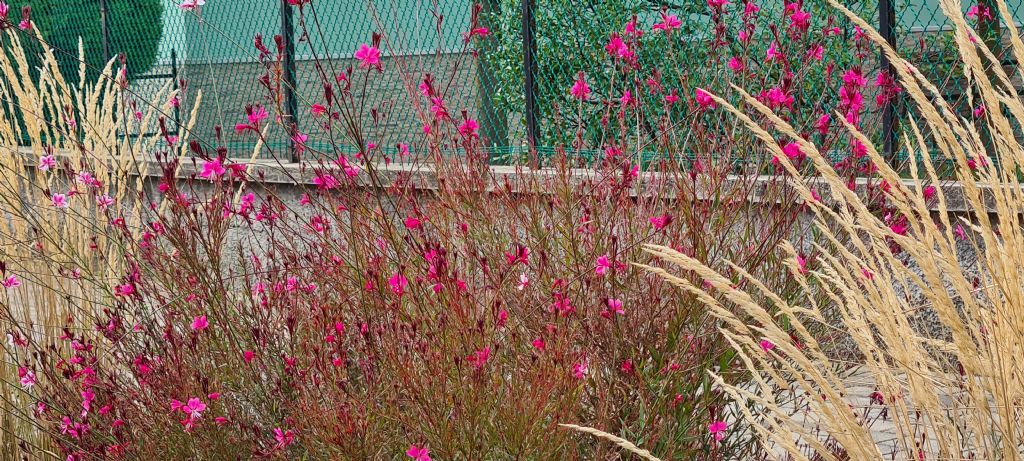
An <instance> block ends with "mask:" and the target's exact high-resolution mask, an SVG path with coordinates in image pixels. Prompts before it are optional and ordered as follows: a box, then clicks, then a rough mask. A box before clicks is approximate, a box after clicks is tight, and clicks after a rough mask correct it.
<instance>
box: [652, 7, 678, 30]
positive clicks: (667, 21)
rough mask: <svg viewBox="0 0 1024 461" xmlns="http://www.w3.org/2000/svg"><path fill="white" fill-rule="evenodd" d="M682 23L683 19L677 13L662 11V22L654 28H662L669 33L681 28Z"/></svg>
mask: <svg viewBox="0 0 1024 461" xmlns="http://www.w3.org/2000/svg"><path fill="white" fill-rule="evenodd" d="M682 25H683V23H682V21H680V20H679V18H678V17H676V15H674V14H665V13H664V12H663V13H661V22H659V23H657V24H655V25H654V30H661V31H664V32H666V33H667V32H671V31H673V30H676V29H678V28H680V27H681V26H682Z"/></svg>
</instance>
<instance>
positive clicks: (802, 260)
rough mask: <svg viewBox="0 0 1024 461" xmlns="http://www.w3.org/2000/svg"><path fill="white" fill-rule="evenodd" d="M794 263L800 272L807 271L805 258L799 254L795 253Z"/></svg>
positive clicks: (804, 272)
mask: <svg viewBox="0 0 1024 461" xmlns="http://www.w3.org/2000/svg"><path fill="white" fill-rule="evenodd" d="M796 265H797V267H799V271H800V273H801V274H806V273H807V258H804V257H803V256H801V255H796Z"/></svg>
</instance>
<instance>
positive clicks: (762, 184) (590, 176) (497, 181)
mask: <svg viewBox="0 0 1024 461" xmlns="http://www.w3.org/2000/svg"><path fill="white" fill-rule="evenodd" d="M18 150H19V152H20V153H22V154H23V155H25V156H26V157H27V158H30V160H29V161H28V162H27V164H31V165H34V164H35V162H36V159H35V158H32V154H31V150H30V149H26V148H21V147H19V149H18ZM192 160H193V158H191V157H189V158H185V159H184V160H183V161H182V163H181V166H180V168H179V169H178V172H177V177H178V178H179V179H189V178H196V179H199V173H200V172H201V171H202V164H201V163H200V162H198V161H192ZM238 163H248V162H238ZM329 165H332V163H331V162H322V163H321V162H303V163H278V162H276V161H274V160H258V161H255V162H252V163H251V164H249V168H250V169H249V172H250V175H251V176H252V177H253V178H257V179H259V180H260V181H261V182H262V183H264V184H274V185H279V186H290V187H311V186H312V185H313V184H314V183H313V180H314V179H315V178H316V171H315V168H321V167H324V166H329ZM139 166H140V171H141V173H142V174H143V175H146V176H150V177H153V176H162V174H163V173H162V171H161V168H160V165H159V163H158V162H156V161H155V160H145V161H143V162H140V164H139ZM488 170H489V178H488V184H487V186H486V187H485V190H489V191H493V190H511V191H512V192H523V193H526V192H533V191H536V190H538V189H537V188H536V187H535V186H534V184H540V185H544V184H545V182H547V181H551V180H554V179H556V178H558V177H559V176H558V173H557V171H556V170H555V169H553V168H542V169H539V170H530V169H528V168H526V167H521V166H491V167H489V168H488ZM374 171H375V172H376V173H377V182H376V184H378V185H379V186H380V187H384V188H386V187H391V186H394V185H396V184H398V183H399V182H401V183H403V184H407V185H408V186H410V187H413V188H415V189H419V190H424V191H433V190H438V189H439V188H440V187H441V181H440V179H439V178H438V174H437V171H436V169H435V166H434V165H433V164H430V163H418V164H412V163H391V164H389V165H384V164H376V165H375V166H374ZM129 174H132V172H129ZM601 178H602V176H601V174H600V173H599V172H598V171H596V170H592V169H572V170H570V173H569V179H570V181H571V182H572V183H573V184H574V185H579V184H585V183H588V182H591V181H594V180H597V179H601ZM356 180H357V184H359V185H361V186H364V187H372V186H373V185H374V184H375V183H374V181H372V178H371V177H370V174H369V173H368V172H367V171H366V170H360V174H359V176H358V177H357V179H356ZM670 180H672V178H668V177H666V175H664V174H660V173H653V172H645V173H641V175H640V177H639V179H638V181H637V185H636V186H634V187H633V188H632V190H631V192H630V193H631V195H633V196H638V197H642V196H649V195H650V194H651V193H653V192H655V191H656V190H657V189H655V186H654V185H657V184H665V183H666V181H670ZM697 180H698V187H697V191H696V194H695V195H696V197H697V199H698V200H705V199H710V198H712V197H711V195H710V190H711V188H710V186H709V185H708V181H707V179H706V177H705V179H704V180H701V176H698V177H697ZM531 183H532V184H531ZM786 183H788V181H783V180H782V178H780V177H778V176H768V175H760V176H757V177H749V176H739V175H731V176H729V177H728V178H727V179H726V183H725V185H724V186H723V187H725V188H726V189H729V188H732V187H743V188H745V189H746V190H747V191H748V192H747V200H749V201H751V202H754V203H765V204H768V203H770V202H777V201H776V200H775V199H774V198H773V197H774V196H773V195H770V194H769V192H770V190H769V189H770V188H779V187H787V186H788V184H786ZM867 183H868V181H867V179H864V178H862V179H858V180H857V185H856V189H857V192H858V193H863V192H865V191H866V188H867ZM903 183H904V185H906V186H908V187H911V188H912V187H913V185H914V182H913V181H912V180H909V179H905V180H903ZM937 186H938V187H941V189H942V191H943V193H944V195H945V197H946V205H947V208H946V209H947V211H949V212H954V213H971V212H974V210H973V209H970V207H969V206H968V201H967V200H966V199H965V190H964V187H963V185H962V184H961V183H960V182H958V181H947V182H943V183H941V184H939V185H937ZM991 188H992V187H991V186H982V189H983V190H991ZM542 190H543V188H542ZM818 193H819V194H820V195H821V197H822V200H824V201H826V202H828V201H830V198H831V190H830V188H829V187H828V185H827V184H825V183H824V182H821V183H820V186H819V187H818ZM986 208H987V211H988V212H990V213H992V212H994V211H995V207H994V201H993V200H992V198H991V195H990V194H986ZM931 210H932V211H938V210H937V207H936V206H935V205H932V207H931Z"/></svg>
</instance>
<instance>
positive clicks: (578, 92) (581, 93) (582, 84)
mask: <svg viewBox="0 0 1024 461" xmlns="http://www.w3.org/2000/svg"><path fill="white" fill-rule="evenodd" d="M569 93H570V94H572V97H573V98H574V99H576V100H578V101H586V100H587V98H588V97H590V85H587V82H586V80H584V78H583V72H580V73H579V74H577V75H576V81H575V82H574V83H573V85H572V88H571V89H570V90H569Z"/></svg>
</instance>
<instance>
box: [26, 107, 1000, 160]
mask: <svg viewBox="0 0 1024 461" xmlns="http://www.w3.org/2000/svg"><path fill="white" fill-rule="evenodd" d="M973 113H974V118H981V117H984V116H985V105H984V104H979V105H978V107H975V108H974V111H973ZM40 169H42V168H40Z"/></svg>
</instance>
